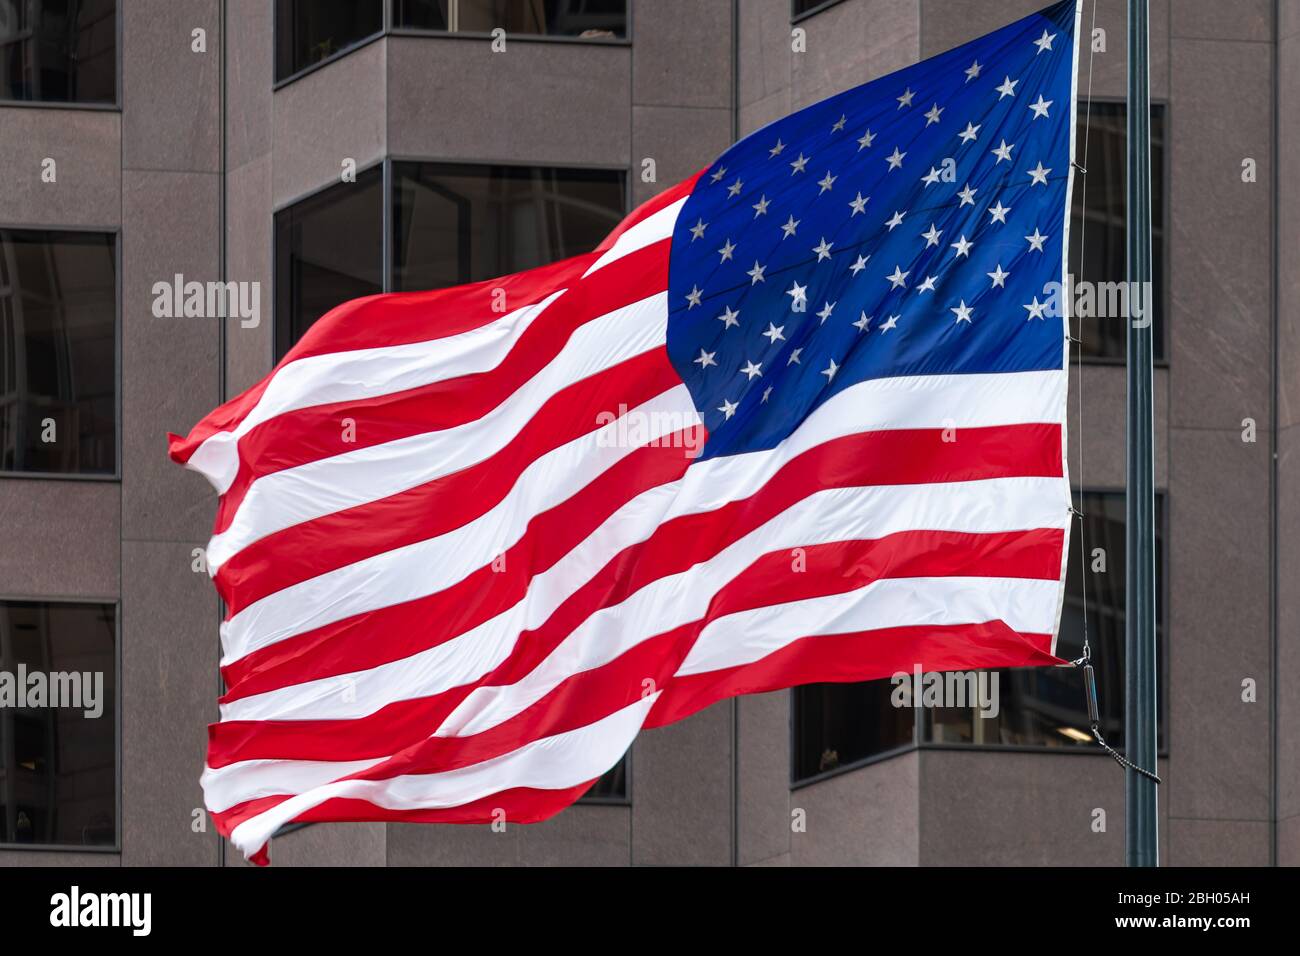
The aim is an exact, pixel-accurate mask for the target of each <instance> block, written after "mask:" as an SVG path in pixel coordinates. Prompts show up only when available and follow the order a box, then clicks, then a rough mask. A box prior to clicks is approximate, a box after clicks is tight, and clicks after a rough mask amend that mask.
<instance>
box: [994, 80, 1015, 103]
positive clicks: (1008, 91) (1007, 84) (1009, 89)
mask: <svg viewBox="0 0 1300 956" xmlns="http://www.w3.org/2000/svg"><path fill="white" fill-rule="evenodd" d="M1019 82H1020V81H1019V80H1013V79H1012V78H1011V77H1009V76H1008V77H1007V78H1006V79H1005V80H1003V81H1002V85H1001V86H997V87H994V89H996V90H997V91H998V93H999V94H1000V95H999V96H998V99H999V100H1001V99H1003V98H1004V97H1007V96H1015V95H1016V85H1017V84H1018V83H1019Z"/></svg>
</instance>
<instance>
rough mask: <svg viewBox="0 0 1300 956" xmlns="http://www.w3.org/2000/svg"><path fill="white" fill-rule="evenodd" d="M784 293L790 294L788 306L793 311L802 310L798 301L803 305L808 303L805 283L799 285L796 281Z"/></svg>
mask: <svg viewBox="0 0 1300 956" xmlns="http://www.w3.org/2000/svg"><path fill="white" fill-rule="evenodd" d="M785 294H786V295H788V296H790V308H791V310H793V311H795V312H802V311H803V308H800V303H803V304H804V305H805V306H806V305H807V304H808V287H807V286H806V285H800V284H799V283H797V282H796V283H794V284H793V285H791V286H790V288H788V289H786V290H785Z"/></svg>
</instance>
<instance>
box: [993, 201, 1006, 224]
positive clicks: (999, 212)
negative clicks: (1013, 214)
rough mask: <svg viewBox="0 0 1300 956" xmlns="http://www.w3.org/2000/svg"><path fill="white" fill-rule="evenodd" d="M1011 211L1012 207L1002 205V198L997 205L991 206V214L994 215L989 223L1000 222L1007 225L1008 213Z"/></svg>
mask: <svg viewBox="0 0 1300 956" xmlns="http://www.w3.org/2000/svg"><path fill="white" fill-rule="evenodd" d="M1010 211H1011V207H1010V206H1004V205H1002V200H1001V199H999V200H998V203H997V205H996V206H989V215H990V216H992V217H993V218H992V219H990V220H989V224H990V225H992V224H993V223H995V222H1000V223H1002V224H1003V225H1004V226H1005V225H1006V224H1007V213H1009V212H1010Z"/></svg>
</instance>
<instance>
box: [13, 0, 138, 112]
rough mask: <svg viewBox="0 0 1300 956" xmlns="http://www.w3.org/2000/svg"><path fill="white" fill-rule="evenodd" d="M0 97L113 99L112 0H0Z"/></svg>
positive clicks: (40, 100)
mask: <svg viewBox="0 0 1300 956" xmlns="http://www.w3.org/2000/svg"><path fill="white" fill-rule="evenodd" d="M0 100H21V101H25V102H37V103H116V102H117V4H116V2H114V0H0Z"/></svg>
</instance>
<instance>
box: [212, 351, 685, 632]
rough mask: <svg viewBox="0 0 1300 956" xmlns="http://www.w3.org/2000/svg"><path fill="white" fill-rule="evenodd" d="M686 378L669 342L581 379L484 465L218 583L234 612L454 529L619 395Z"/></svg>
mask: <svg viewBox="0 0 1300 956" xmlns="http://www.w3.org/2000/svg"><path fill="white" fill-rule="evenodd" d="M680 384H681V379H680V378H679V377H678V376H677V373H676V372H675V371H674V370H673V367H672V363H671V362H669V360H668V352H667V350H666V349H664V348H659V349H656V350H654V351H652V352H645V353H643V354H642V355H640V356H637V357H635V358H632V359H629V360H627V361H626V362H623V363H621V364H619V365H616V366H614V367H613V368H609V369H606V370H604V371H602V372H599V373H597V374H596V375H593V376H592V377H590V378H588V379H585V380H583V381H581V382H576V383H574V384H573V385H570V386H569V387H568V388H565V389H562V390H561V391H559V392H558V393H556V394H555V395H554V396H553V397H552V398H550V399H549V400H548V401H547V402H545V403H544V404H543V405H542V406H541V408H540V409H538V411H537V413H536V415H534V416H533V417H532V418H531V419H530V420H529V421H528V423H527V424H526V425H525V426H524V428H523V430H522V431H520V432H519V434H518V435H516V436H515V438H514V439H513V440H512V441H511V442H510V443H509V444H508V445H506V447H504V448H502V449H501V450H500V451H498V452H496V453H494V454H492V455H490V456H489V457H487V458H485V459H484V460H483V461H481V462H478V463H477V464H475V465H471V466H469V467H467V468H464V469H462V470H460V471H457V472H453V473H452V474H449V475H444V476H442V477H440V478H436V479H434V480H433V481H429V482H425V483H424V484H422V485H416V486H415V487H413V488H409V489H407V490H406V491H402V492H399V493H398V494H394V495H389V496H388V497H386V498H381V499H379V500H377V501H371V502H367V503H365V504H361V505H357V506H355V507H352V508H347V509H345V510H343V511H335V512H332V513H330V514H328V515H323V516H322V517H320V518H315V519H313V520H310V521H304V522H301V523H299V524H296V525H293V526H291V527H288V528H285V529H283V530H281V531H277V532H275V533H273V534H269V535H267V536H266V537H264V538H261V539H259V540H257V541H255V542H253V543H252V544H250V545H249V546H248V547H246V548H244V549H243V550H241V551H239V552H238V553H236V554H235V555H233V556H232V557H231V558H230V559H229V560H228V561H226V562H225V564H223V565H222V566H221V568H220V570H219V571H218V572H217V575H216V578H215V581H216V585H217V590H218V591H219V592H220V594H221V596H222V598H224V599H225V601H226V602H227V604H228V606H229V615H231V616H233V615H234V614H237V613H238V612H240V611H242V610H244V609H245V608H246V607H248V606H249V605H251V604H253V603H254V602H256V601H259V600H261V599H262V598H264V597H266V596H267V595H269V594H272V593H274V592H276V591H280V590H282V589H284V588H287V587H290V586H292V585H294V584H298V583H300V582H302V581H307V580H309V579H311V578H314V577H316V576H318V575H321V574H325V573H327V572H329V571H333V570H335V569H336V568H341V567H344V566H345V565H348V564H353V563H355V562H357V561H362V560H365V559H366V558H370V557H373V556H375V555H378V554H382V553H384V552H386V551H392V550H395V549H397V548H401V547H405V546H406V545H410V544H415V543H417V542H420V541H426V540H429V539H432V538H436V537H438V536H439V535H443V534H447V533H448V532H450V531H454V530H456V529H457V528H460V527H462V526H464V525H466V524H468V523H469V522H471V521H474V520H475V519H477V518H480V517H481V516H483V515H484V514H486V513H487V512H489V511H491V510H492V509H493V508H494V507H496V506H497V505H498V504H499V503H500V502H501V501H503V500H504V499H505V498H506V496H507V495H508V494H509V492H510V490H511V489H512V488H513V487H514V485H515V483H516V481H517V480H518V479H519V477H520V476H521V475H522V474H523V472H524V471H525V469H527V468H528V467H529V466H530V465H532V464H533V462H535V461H536V460H537V459H539V458H541V457H542V456H543V455H545V454H547V453H548V452H551V451H554V450H555V449H557V448H559V447H560V446H562V445H565V444H567V443H568V442H570V441H573V440H575V439H577V438H580V437H581V436H583V435H585V434H587V433H589V432H593V431H595V430H596V429H597V428H599V427H600V424H599V422H598V421H597V416H598V415H600V414H601V413H602V412H606V411H609V410H610V409H612V408H616V404H615V401H614V396H618V399H619V400H621V401H625V402H627V404H628V405H630V406H632V407H634V408H635V407H636V406H639V405H641V404H642V403H644V402H647V401H649V400H650V399H652V398H654V397H655V396H657V395H661V394H663V393H664V392H666V391H668V390H669V389H671V388H673V387H674V386H675V385H680ZM678 454H679V455H684V452H683V451H680V450H679V452H678Z"/></svg>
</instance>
